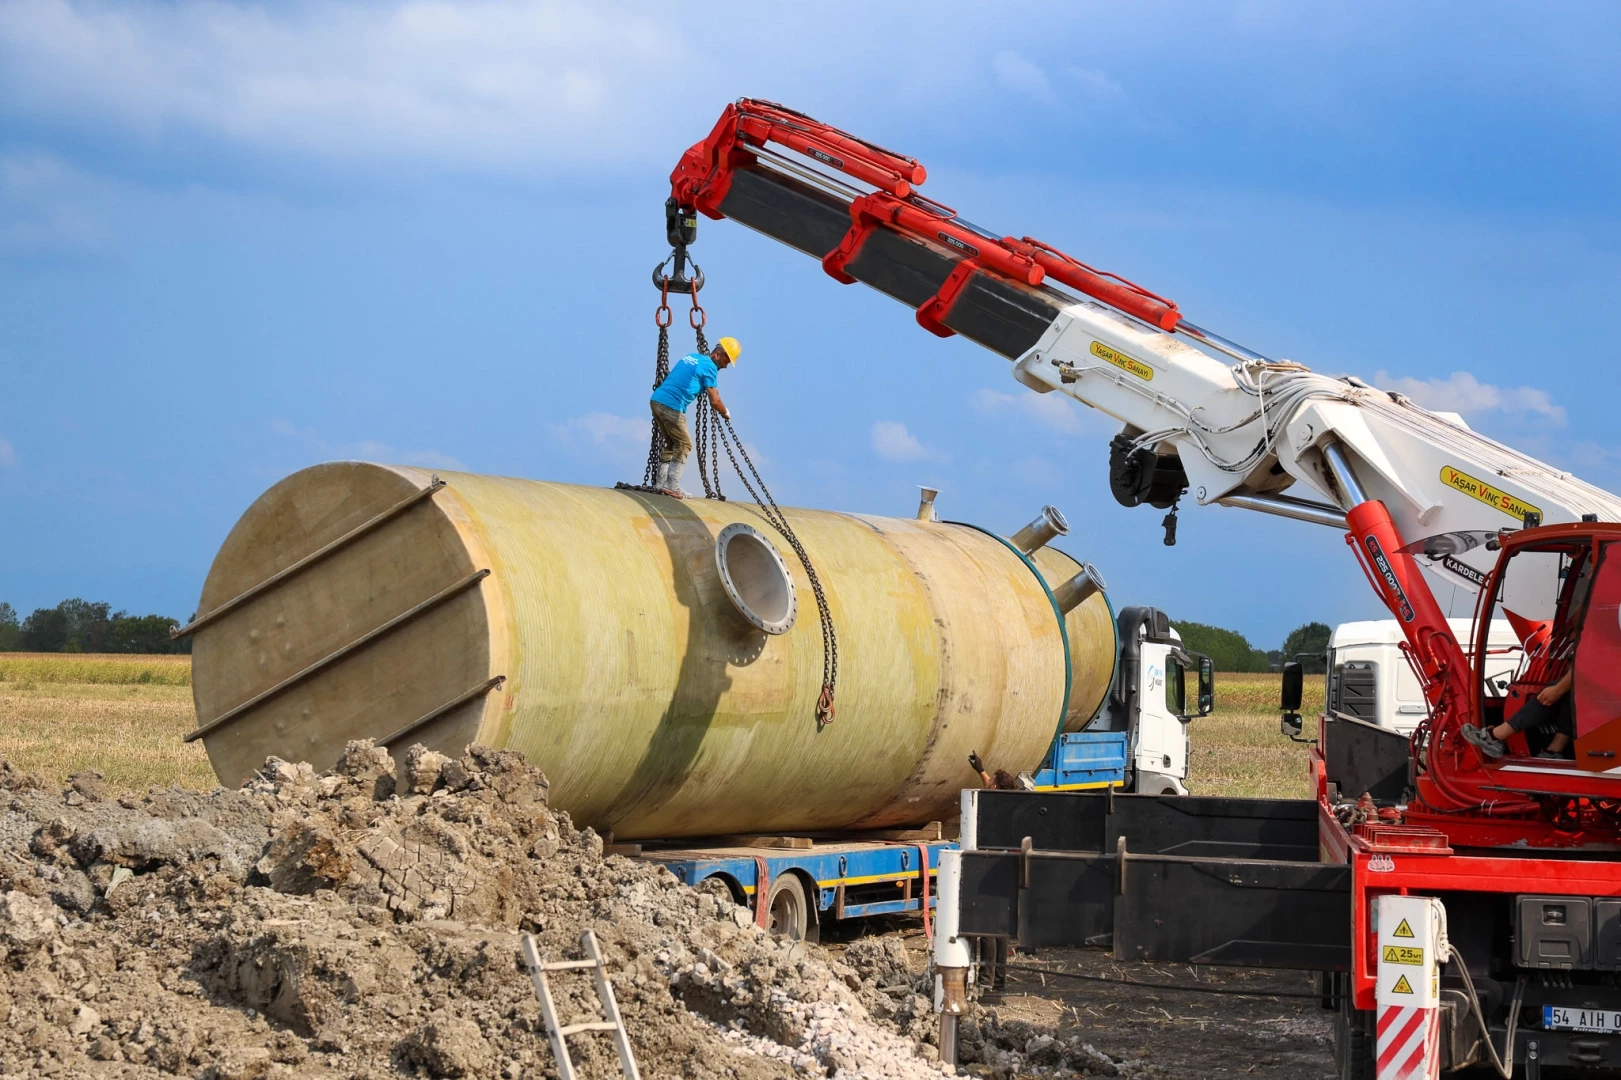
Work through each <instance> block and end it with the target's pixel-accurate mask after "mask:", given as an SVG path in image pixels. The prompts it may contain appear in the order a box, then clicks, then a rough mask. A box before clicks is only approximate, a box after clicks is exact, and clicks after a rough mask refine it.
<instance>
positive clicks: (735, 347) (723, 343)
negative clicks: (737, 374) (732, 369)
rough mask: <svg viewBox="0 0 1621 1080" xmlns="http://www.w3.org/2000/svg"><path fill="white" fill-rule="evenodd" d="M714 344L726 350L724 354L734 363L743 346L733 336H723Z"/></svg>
mask: <svg viewBox="0 0 1621 1080" xmlns="http://www.w3.org/2000/svg"><path fill="white" fill-rule="evenodd" d="M715 344H716V345H718V346H720V347H721V348H723V349H725V350H726V355H727V356H728V357H729V358H731V361H732V363H734V364H735V363H737V358H738V357H739V356H741V355H742V353H743V346H741V345H739V344H738V343H737V339H736V338H735V337H723V338H721V339H720V340H719V341H717V342H715Z"/></svg>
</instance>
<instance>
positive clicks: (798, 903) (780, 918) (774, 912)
mask: <svg viewBox="0 0 1621 1080" xmlns="http://www.w3.org/2000/svg"><path fill="white" fill-rule="evenodd" d="M766 908H767V910H768V911H769V912H770V915H771V924H770V927H769V929H770V930H771V933H772V934H773V935H774V936H776V937H783V938H787V939H788V940H789V941H803V940H804V939H805V928H806V926H807V925H808V924H809V922H810V914H809V911H808V909H807V905H806V903H805V886H803V885H801V884H800V883H799V878H798V877H796V876H795V875H793V874H791V873H788V874H779V875H777V880H775V881H773V882H772V883H771V892H770V893H769V894H768V896H767V899H766Z"/></svg>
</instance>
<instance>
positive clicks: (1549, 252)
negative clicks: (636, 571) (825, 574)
mask: <svg viewBox="0 0 1621 1080" xmlns="http://www.w3.org/2000/svg"><path fill="white" fill-rule="evenodd" d="M671 10H672V9H671V8H670V7H669V5H664V4H614V3H602V2H598V3H564V2H537V3H514V2H489V3H469V4H452V3H428V2H410V3H355V2H346V0H328V2H324V3H308V4H304V3H278V4H267V5H249V4H227V3H194V2H186V0H176V2H171V3H164V4H119V3H107V2H102V3H90V2H81V3H70V2H67V0H0V600H7V601H9V602H11V603H12V604H13V605H14V606H16V607H17V608H19V609H21V610H23V611H25V612H26V611H28V610H30V609H32V608H33V607H36V606H41V605H50V604H54V603H56V602H57V601H58V600H60V599H62V598H64V597H67V596H84V597H86V598H91V599H105V600H108V601H110V602H111V603H112V604H113V605H114V606H115V607H123V608H128V609H131V610H136V611H142V612H144V611H161V612H164V613H168V614H171V615H175V616H184V615H185V614H187V613H188V612H190V611H191V610H192V608H193V606H194V605H195V601H196V596H197V593H198V591H199V589H200V587H201V583H202V580H203V576H204V574H205V573H206V572H207V568H208V564H209V561H210V559H211V558H212V556H213V553H214V551H215V550H216V548H217V547H218V545H219V543H220V541H221V540H222V539H223V537H224V535H225V533H226V531H227V530H228V529H229V528H230V526H231V524H232V523H233V522H234V521H235V519H236V517H237V516H238V515H239V514H240V513H241V511H242V510H243V509H245V508H246V506H247V505H248V504H249V503H250V502H251V501H252V500H253V499H254V498H255V497H256V496H257V495H258V494H259V493H260V492H261V491H262V490H263V489H264V488H266V487H268V486H269V485H270V484H271V483H273V482H275V481H276V480H277V479H279V478H280V477H282V476H284V475H285V474H287V473H289V472H291V471H293V470H295V469H297V468H299V467H302V466H304V465H307V464H310V463H313V462H316V461H321V460H327V459H331V458H337V457H363V458H369V459H374V460H382V461H392V462H402V463H412V464H423V465H429V466H437V467H442V468H446V469H454V468H466V469H471V470H475V471H486V472H495V473H503V474H514V475H525V476H533V477H538V478H545V479H555V480H565V481H571V482H578V483H593V484H596V483H611V482H613V481H614V480H616V479H621V478H630V477H633V476H634V475H635V474H636V473H638V472H639V469H640V464H639V463H640V460H641V458H642V457H643V455H644V453H645V427H646V421H645V412H644V409H645V406H644V404H643V402H644V401H645V396H646V389H647V380H648V378H649V374H650V370H651V365H652V349H653V343H654V340H653V328H652V323H651V309H652V306H653V303H654V301H655V296H654V294H653V292H652V290H651V288H650V287H649V285H648V284H647V273H648V270H649V268H650V267H651V266H652V264H653V263H654V262H655V261H656V260H657V259H658V258H659V257H660V256H661V255H662V254H663V250H662V248H661V245H662V240H663V236H662V202H663V199H664V197H665V195H666V194H667V191H668V189H667V183H666V177H667V175H668V173H669V170H670V168H671V167H672V166H673V164H674V163H675V161H676V159H677V158H678V157H679V155H680V153H681V151H682V150H684V149H685V148H686V147H687V146H688V145H689V144H691V143H692V142H694V141H696V140H697V139H698V138H700V137H701V136H702V135H703V134H704V133H705V132H707V130H708V129H709V127H710V125H711V124H712V123H713V121H714V119H715V117H716V116H717V115H718V114H719V111H720V110H721V108H722V107H723V106H724V104H725V103H726V102H727V101H729V100H731V99H732V98H734V97H737V96H739V95H743V94H746V95H751V96H761V97H769V98H774V99H776V100H780V101H783V102H785V103H788V104H790V105H792V106H794V107H796V108H800V109H802V110H804V111H807V112H810V113H812V114H813V115H816V116H819V117H820V118H822V119H824V120H827V121H829V122H831V123H835V124H839V125H840V126H843V127H846V128H848V129H850V130H852V131H854V132H856V133H858V134H860V135H862V136H864V137H868V138H871V139H873V140H875V141H878V142H880V143H883V144H885V145H888V146H892V147H895V148H896V149H898V150H901V151H903V152H905V153H909V154H912V155H914V156H916V157H918V158H920V159H921V160H922V161H923V162H924V163H925V164H926V165H927V166H928V167H929V171H930V179H929V182H928V184H927V185H926V187H925V189H924V190H925V191H926V192H927V193H929V194H931V195H932V196H933V197H935V198H936V199H939V200H940V201H942V202H945V203H948V204H950V205H954V206H956V207H958V208H959V209H960V210H962V211H963V212H964V214H965V215H966V216H968V217H969V218H971V219H973V220H974V221H977V222H979V223H980V224H982V225H984V226H986V227H988V228H991V229H994V230H997V231H1000V232H1007V233H1013V234H1015V235H1023V234H1026V233H1028V234H1031V235H1036V236H1040V237H1042V238H1043V239H1045V240H1047V241H1049V242H1052V243H1055V244H1057V245H1059V246H1060V247H1063V248H1065V249H1067V250H1069V251H1070V252H1072V253H1073V254H1075V255H1077V256H1078V257H1080V258H1083V259H1085V260H1087V261H1089V262H1091V263H1094V264H1096V265H1102V266H1105V267H1108V268H1110V269H1112V270H1116V271H1118V272H1120V273H1123V274H1126V275H1127V276H1130V277H1132V278H1134V279H1135V280H1138V281H1140V282H1142V283H1144V284H1145V285H1147V286H1149V287H1150V288H1153V289H1154V290H1155V291H1157V292H1160V293H1162V294H1165V295H1168V296H1171V297H1173V298H1175V299H1176V300H1177V301H1178V302H1179V303H1180V304H1181V306H1182V308H1183V310H1184V311H1185V312H1187V314H1188V316H1189V317H1190V318H1191V319H1193V320H1194V321H1195V322H1197V323H1199V324H1200V325H1203V326H1207V327H1210V328H1212V329H1215V330H1217V331H1219V332H1221V333H1223V334H1225V335H1226V336H1228V337H1231V338H1234V339H1236V340H1239V341H1242V342H1244V343H1246V344H1249V345H1251V346H1252V347H1254V348H1257V349H1259V350H1261V351H1263V352H1265V353H1267V354H1269V355H1271V356H1275V357H1287V358H1290V359H1295V360H1299V361H1301V362H1303V363H1306V364H1308V365H1310V366H1311V367H1313V368H1315V369H1317V370H1321V371H1324V372H1328V373H1333V374H1339V373H1345V372H1351V373H1356V374H1359V375H1362V376H1363V377H1365V378H1369V379H1375V378H1377V379H1379V380H1382V381H1383V382H1384V383H1385V384H1388V385H1391V386H1394V387H1396V388H1399V389H1403V390H1405V391H1407V392H1409V393H1412V394H1414V396H1416V397H1417V398H1419V400H1421V401H1423V402H1424V403H1426V404H1430V405H1432V406H1435V407H1441V408H1451V409H1457V410H1459V411H1461V412H1463V413H1464V414H1465V415H1466V416H1467V417H1468V419H1469V420H1470V421H1471V423H1472V424H1474V425H1475V426H1476V427H1477V428H1479V429H1481V430H1483V431H1485V432H1487V433H1488V434H1491V435H1493V436H1494V437H1497V438H1500V439H1503V440H1504V441H1507V442H1509V443H1511V444H1512V445H1515V446H1517V447H1519V448H1521V449H1524V450H1526V451H1528V452H1530V453H1533V454H1536V455H1538V456H1540V457H1543V458H1544V459H1546V460H1549V461H1552V462H1554V463H1556V464H1558V465H1560V466H1562V467H1565V468H1570V469H1572V470H1574V471H1575V472H1577V473H1578V474H1579V475H1581V476H1583V477H1584V478H1586V479H1589V480H1591V481H1593V482H1595V483H1598V484H1600V485H1602V486H1605V487H1607V488H1609V489H1611V490H1617V489H1621V432H1618V425H1617V423H1616V420H1615V416H1616V400H1617V399H1616V394H1615V392H1614V391H1615V387H1616V386H1617V383H1618V377H1617V376H1616V374H1615V370H1616V367H1617V360H1618V359H1621V357H1618V353H1621V345H1618V344H1617V337H1616V335H1615V332H1614V329H1613V327H1612V326H1611V325H1610V322H1611V318H1612V313H1613V311H1614V309H1615V298H1616V295H1617V291H1618V285H1621V220H1618V210H1621V208H1618V205H1617V197H1616V192H1617V191H1618V190H1621V138H1618V136H1621V75H1618V74H1617V68H1616V66H1615V64H1614V56H1615V54H1616V51H1617V48H1618V46H1621V8H1617V7H1616V6H1614V5H1601V4H1594V5H1580V4H1546V5H1512V4H1494V3H1477V4H1469V5H1457V6H1448V5H1412V4H1380V3H1355V4H1340V5H1336V4H1327V3H1324V4H1298V3H1263V2H1248V3H1199V4H1192V3H1189V4H1155V3H1139V4H1132V5H1122V4H1118V3H1083V2H1071V3H1055V4H1026V5H988V4H987V5H963V4H953V3H938V2H937V3H934V4H931V5H929V6H928V9H927V10H928V14H927V16H926V17H919V15H918V14H917V9H915V8H907V9H902V8H901V7H899V6H896V7H894V8H888V9H886V8H878V7H875V6H874V5H867V4H845V3H838V2H822V3H816V4H783V5H759V4H757V3H729V2H717V3H709V4H705V5H701V6H700V7H699V8H697V9H693V8H690V7H689V8H687V9H683V13H682V15H681V17H679V18H677V17H675V16H673V15H672V14H670V12H671ZM696 253H697V254H698V255H699V257H700V259H701V262H702V263H703V265H704V268H705V270H706V272H707V273H708V275H709V282H710V287H709V289H708V290H706V293H705V299H706V304H707V306H708V308H709V311H710V315H711V319H712V325H713V327H714V328H715V330H716V331H718V332H722V333H732V334H735V335H736V336H738V337H739V338H741V339H742V341H743V342H744V346H745V350H746V351H745V355H744V360H743V363H742V364H741V365H740V366H739V368H738V370H737V371H736V372H729V373H727V374H726V375H725V376H724V377H723V378H724V383H723V387H722V389H723V392H724V393H725V395H726V398H727V400H728V402H729V403H730V404H731V405H732V406H733V408H734V410H735V412H736V416H737V421H738V424H739V427H740V428H741V429H742V431H743V432H744V434H745V437H746V438H747V439H748V440H749V442H750V443H751V444H752V445H753V446H754V447H755V448H756V449H757V451H758V453H759V455H760V457H761V459H762V466H763V468H764V469H765V471H766V474H767V477H768V479H769V480H770V481H771V483H772V487H773V490H774V491H775V492H776V494H777V496H778V499H779V501H782V502H784V503H786V504H798V505H813V506H822V507H829V508H835V509H848V510H856V511H862V512H869V513H892V514H903V515H904V514H908V513H909V512H910V511H911V510H912V508H913V507H914V506H915V499H916V494H915V488H914V485H915V484H918V483H931V484H935V485H937V486H939V487H941V488H942V489H943V494H942V495H941V500H940V506H941V509H942V512H943V514H945V515H946V516H949V517H953V518H959V519H964V520H971V521H975V522H978V523H982V524H985V525H989V526H993V527H999V528H1002V529H1004V530H1011V529H1013V528H1016V527H1017V526H1018V525H1020V524H1022V523H1023V522H1024V521H1025V520H1028V519H1029V518H1030V517H1031V516H1033V514H1034V513H1035V512H1036V510H1037V509H1038V508H1039V507H1040V506H1041V505H1042V504H1043V503H1045V502H1051V503H1054V504H1056V505H1058V506H1059V507H1061V508H1062V509H1063V510H1064V511H1065V512H1066V513H1067V514H1068V516H1069V518H1070V521H1071V523H1072V525H1073V526H1074V532H1073V534H1072V535H1071V537H1070V538H1069V539H1068V540H1067V541H1066V544H1065V546H1066V547H1067V548H1068V549H1069V550H1071V551H1072V552H1074V553H1076V554H1077V555H1080V556H1081V557H1084V558H1088V559H1090V560H1092V561H1094V562H1096V563H1097V564H1098V566H1099V567H1100V568H1101V569H1102V570H1103V572H1104V574H1105V576H1106V577H1107V578H1108V580H1109V583H1110V586H1111V592H1112V594H1113V596H1114V598H1115V601H1116V603H1117V604H1119V603H1149V604H1154V605H1157V606H1160V607H1163V608H1165V609H1167V610H1168V611H1170V612H1171V613H1172V615H1173V617H1178V616H1180V617H1184V618H1191V619H1198V620H1201V621H1206V622H1213V623H1218V624H1221V625H1227V626H1231V627H1234V628H1236V629H1239V630H1242V631H1243V632H1245V633H1246V634H1248V635H1249V636H1250V637H1251V639H1252V640H1254V641H1255V642H1256V643H1257V644H1259V645H1262V646H1267V647H1270V646H1275V645H1276V644H1277V643H1278V641H1279V640H1281V638H1282V636H1283V635H1284V634H1285V633H1286V632H1287V631H1288V630H1289V629H1290V628H1291V627H1293V626H1295V625H1297V624H1298V623H1300V622H1303V621H1306V620H1308V619H1321V620H1324V621H1328V622H1335V621H1339V620H1343V619H1348V618H1362V617H1373V616H1376V615H1378V614H1379V611H1378V609H1377V607H1376V605H1375V602H1374V601H1373V599H1372V597H1371V594H1370V593H1369V590H1368V588H1367V586H1366V584H1365V583H1364V581H1363V580H1362V576H1361V574H1360V572H1359V571H1358V570H1357V569H1356V567H1355V566H1354V565H1353V564H1352V562H1351V559H1350V556H1349V555H1348V553H1347V552H1346V551H1345V549H1344V544H1343V543H1342V541H1341V539H1340V537H1339V536H1338V535H1337V534H1335V533H1333V532H1332V531H1330V530H1327V529H1322V528H1319V527H1313V526H1308V525H1302V524H1297V523H1291V522H1284V521H1279V520H1274V519H1268V518H1261V517H1257V516H1254V515H1249V514H1244V513H1242V512H1239V511H1234V510H1228V509H1223V508H1215V507H1212V508H1205V509H1197V508H1195V509H1192V510H1191V511H1188V512H1185V513H1184V515H1183V517H1182V528H1181V542H1180V544H1179V546H1177V547H1176V548H1174V549H1167V548H1164V547H1163V546H1162V545H1161V544H1160V529H1159V518H1160V514H1159V513H1158V512H1155V511H1152V510H1147V509H1140V510H1126V509H1123V508H1121V507H1119V506H1117V505H1115V504H1114V503H1113V501H1112V500H1111V499H1110V498H1109V495H1108V489H1107V477H1106V469H1105V463H1106V458H1107V443H1108V439H1109V436H1110V435H1111V434H1112V430H1111V423H1110V422H1109V421H1107V419H1106V418H1103V417H1101V416H1098V415H1096V414H1087V413H1085V412H1084V411H1083V410H1080V409H1078V408H1070V407H1068V406H1066V405H1064V404H1063V403H1054V402H1053V401H1052V400H1051V399H1049V398H1039V397H1037V396H1035V395H1032V394H1029V393H1028V392H1026V391H1024V390H1023V389H1022V388H1021V387H1019V386H1018V384H1016V383H1014V382H1013V381H1012V379H1011V378H1010V377H1009V375H1008V370H1007V365H1006V364H1005V362H1004V361H1002V360H1000V359H999V358H997V357H995V356H993V355H991V354H990V353H987V352H985V351H983V350H980V349H978V348H977V347H975V346H972V345H969V344H966V343H964V342H962V341H960V340H949V341H940V340H937V339H935V338H932V337H930V336H929V335H927V334H924V333H923V332H921V331H919V330H918V329H917V328H916V326H915V325H914V324H913V322H912V320H911V317H910V314H909V313H908V312H907V311H906V310H905V309H904V308H902V307H900V306H899V305H897V304H895V303H893V302H892V301H889V300H887V299H885V298H883V297H880V296H878V295H877V294H875V293H873V292H871V291H868V290H865V289H863V288H861V287H859V286H856V287H843V286H839V285H837V284H835V283H834V282H833V281H832V280H831V279H829V278H827V277H826V276H825V275H823V274H822V272H821V270H820V268H819V267H818V266H817V265H816V263H815V262H813V261H812V260H809V259H806V258H804V257H803V256H800V255H797V254H795V253H793V252H790V251H788V250H787V249H785V248H781V247H779V246H777V245H775V244H774V243H772V242H771V241H768V240H765V239H764V238H762V237H759V236H757V235H755V234H752V233H750V232H748V231H747V230H745V229H742V228H741V227H739V226H736V225H733V224H731V223H725V222H722V223H712V222H707V221H706V222H705V223H704V225H703V226H702V229H701V236H700V240H699V245H698V248H697V249H696ZM678 341H680V342H681V343H683V344H684V341H682V340H681V339H678ZM734 486H735V485H734Z"/></svg>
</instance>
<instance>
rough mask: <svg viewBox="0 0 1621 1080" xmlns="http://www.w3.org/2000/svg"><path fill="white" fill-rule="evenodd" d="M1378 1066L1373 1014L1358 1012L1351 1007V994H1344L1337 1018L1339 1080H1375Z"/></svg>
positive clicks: (1370, 1011)
mask: <svg viewBox="0 0 1621 1080" xmlns="http://www.w3.org/2000/svg"><path fill="white" fill-rule="evenodd" d="M1378 1063H1379V1054H1378V1045H1377V1041H1376V1039H1375V1037H1374V1026H1373V1011H1372V1010H1371V1009H1359V1008H1357V1007H1356V1006H1354V1005H1352V1004H1351V996H1350V994H1349V993H1348V992H1346V993H1342V994H1341V996H1340V1010H1339V1013H1338V1014H1337V1015H1336V1016H1335V1018H1334V1066H1335V1070H1336V1072H1337V1074H1338V1076H1339V1080H1375V1069H1376V1068H1377V1067H1378Z"/></svg>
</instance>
